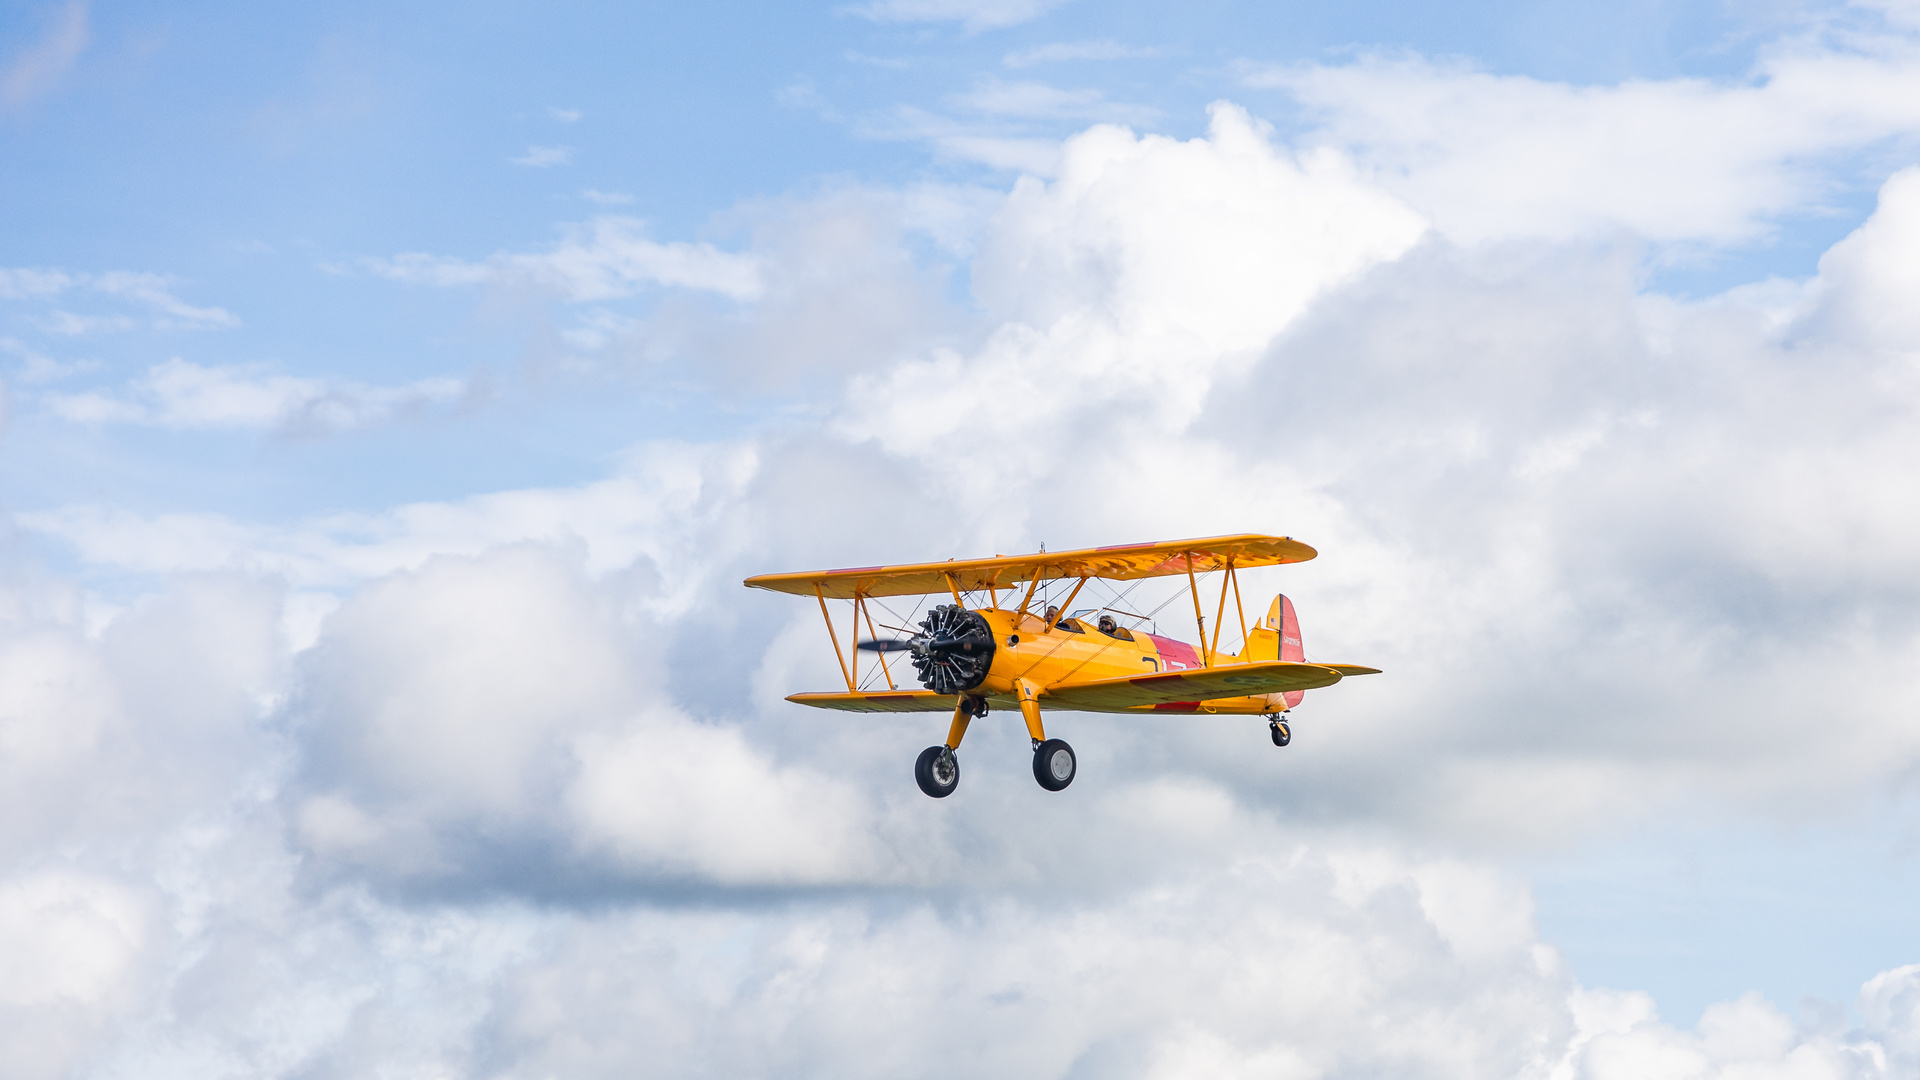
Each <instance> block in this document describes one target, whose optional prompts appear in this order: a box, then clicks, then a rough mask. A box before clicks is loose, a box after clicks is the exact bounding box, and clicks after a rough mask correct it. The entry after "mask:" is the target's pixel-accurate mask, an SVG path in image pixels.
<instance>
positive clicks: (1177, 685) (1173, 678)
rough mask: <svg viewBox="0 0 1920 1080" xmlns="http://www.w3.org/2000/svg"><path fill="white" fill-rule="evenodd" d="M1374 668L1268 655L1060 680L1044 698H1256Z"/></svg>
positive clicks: (1083, 702)
mask: <svg viewBox="0 0 1920 1080" xmlns="http://www.w3.org/2000/svg"><path fill="white" fill-rule="evenodd" d="M1379 670H1380V669H1379V668H1370V667H1361V666H1360V665H1358V664H1302V663H1297V662H1294V661H1290V660H1269V661H1265V662H1263V663H1258V664H1229V665H1227V666H1224V667H1216V668H1195V669H1192V670H1189V671H1163V672H1160V673H1159V674H1157V675H1123V676H1121V677H1119V678H1117V679H1096V680H1093V681H1091V682H1078V683H1061V684H1058V685H1055V686H1049V687H1047V690H1046V698H1045V700H1046V701H1047V702H1048V703H1051V704H1055V705H1058V706H1064V707H1066V708H1075V707H1080V708H1098V709H1132V708H1138V707H1140V706H1143V705H1164V704H1169V703H1172V702H1179V701H1208V700H1211V699H1213V698H1236V697H1258V696H1260V695H1262V694H1279V693H1285V692H1286V691H1288V690H1312V689H1314V688H1316V687H1321V686H1332V685H1333V684H1334V683H1337V682H1339V681H1340V680H1341V679H1343V678H1345V677H1346V676H1348V675H1374V674H1378V673H1379Z"/></svg>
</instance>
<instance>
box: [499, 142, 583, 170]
mask: <svg viewBox="0 0 1920 1080" xmlns="http://www.w3.org/2000/svg"><path fill="white" fill-rule="evenodd" d="M511 160H512V162H513V163H514V164H515V165H525V166H526V167H528V168H530V169H551V168H553V167H554V166H555V165H566V164H569V163H571V162H572V161H573V147H571V146H529V147H527V152H526V153H524V154H522V155H520V156H519V157H517V158H512V159H511Z"/></svg>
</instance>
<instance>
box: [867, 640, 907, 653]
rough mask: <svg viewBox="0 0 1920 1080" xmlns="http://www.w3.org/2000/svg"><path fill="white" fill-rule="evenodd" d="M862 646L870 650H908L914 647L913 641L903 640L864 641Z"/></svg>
mask: <svg viewBox="0 0 1920 1080" xmlns="http://www.w3.org/2000/svg"><path fill="white" fill-rule="evenodd" d="M860 648H862V649H865V650H866V651H868V652H906V651H907V650H909V649H911V648H913V643H912V642H909V641H901V640H891V641H863V642H861V643H860Z"/></svg>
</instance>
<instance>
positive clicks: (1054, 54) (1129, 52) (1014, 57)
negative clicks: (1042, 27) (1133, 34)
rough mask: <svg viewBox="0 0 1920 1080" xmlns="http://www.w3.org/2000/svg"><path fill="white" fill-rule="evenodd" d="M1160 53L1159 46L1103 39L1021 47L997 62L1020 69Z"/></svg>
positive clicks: (1142, 57)
mask: <svg viewBox="0 0 1920 1080" xmlns="http://www.w3.org/2000/svg"><path fill="white" fill-rule="evenodd" d="M1159 55H1160V50H1159V49H1155V48H1149V47H1147V46H1144V45H1122V44H1121V43H1119V42H1117V41H1113V40H1110V39H1104V38H1103V39H1101V40H1099V41H1056V42H1053V43H1051V44H1047V45H1040V46H1036V47H1034V48H1031V49H1021V50H1019V51H1018V52H1010V53H1008V54H1007V55H1006V56H1004V57H1002V58H1001V60H1000V62H1001V63H1002V64H1005V65H1006V66H1007V67H1010V68H1023V67H1033V66H1035V65H1037V64H1058V63H1065V62H1068V61H1074V60H1146V59H1151V58H1153V57H1156V56H1159Z"/></svg>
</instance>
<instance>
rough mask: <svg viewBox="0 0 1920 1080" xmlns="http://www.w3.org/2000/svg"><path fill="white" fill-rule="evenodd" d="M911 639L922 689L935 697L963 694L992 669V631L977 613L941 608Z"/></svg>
mask: <svg viewBox="0 0 1920 1080" xmlns="http://www.w3.org/2000/svg"><path fill="white" fill-rule="evenodd" d="M920 630H921V632H920V633H918V634H915V635H914V636H913V638H912V639H911V644H912V651H913V668H914V671H916V672H917V673H918V674H919V676H920V685H922V686H924V687H926V688H927V689H929V690H931V691H933V692H934V693H936V694H964V693H966V692H967V691H969V690H972V689H973V688H974V687H976V686H979V685H980V684H981V683H983V682H985V681H986V679H987V672H988V670H989V669H991V668H992V667H993V653H994V641H993V629H992V628H991V627H989V626H988V625H987V620H986V619H984V618H982V617H981V615H980V613H979V612H977V611H968V610H967V609H965V608H963V607H960V606H959V605H958V604H941V605H940V606H938V607H936V608H934V609H933V610H932V611H929V612H928V613H927V617H926V618H925V619H923V620H921V622H920Z"/></svg>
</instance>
